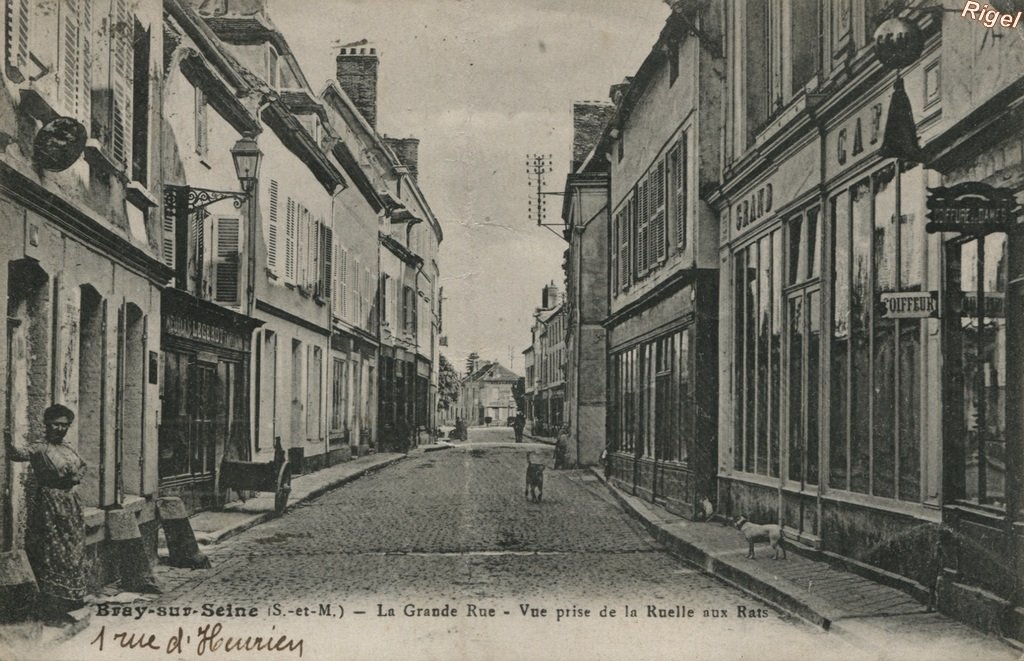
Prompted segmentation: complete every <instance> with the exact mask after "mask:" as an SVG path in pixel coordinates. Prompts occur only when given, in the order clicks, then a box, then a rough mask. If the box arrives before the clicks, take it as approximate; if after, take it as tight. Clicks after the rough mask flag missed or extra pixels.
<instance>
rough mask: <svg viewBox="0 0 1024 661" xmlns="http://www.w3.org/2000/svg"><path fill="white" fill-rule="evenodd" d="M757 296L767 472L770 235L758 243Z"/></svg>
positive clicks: (760, 463) (760, 461) (762, 457)
mask: <svg viewBox="0 0 1024 661" xmlns="http://www.w3.org/2000/svg"><path fill="white" fill-rule="evenodd" d="M758 248H759V252H760V260H759V262H758V263H759V265H760V266H759V269H758V277H757V283H758V297H757V302H758V304H757V309H758V312H757V461H756V469H757V472H758V473H760V474H762V475H765V474H767V473H768V337H769V334H770V332H771V328H770V326H769V324H770V321H771V314H770V312H771V307H770V306H771V264H772V260H771V236H765V237H764V238H762V239H761V241H760V242H759V244H758Z"/></svg>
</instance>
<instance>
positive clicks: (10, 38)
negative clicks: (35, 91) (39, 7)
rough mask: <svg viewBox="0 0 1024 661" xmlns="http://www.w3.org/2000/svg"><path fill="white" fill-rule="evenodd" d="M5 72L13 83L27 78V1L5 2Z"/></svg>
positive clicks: (13, 0)
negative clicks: (12, 79)
mask: <svg viewBox="0 0 1024 661" xmlns="http://www.w3.org/2000/svg"><path fill="white" fill-rule="evenodd" d="M6 5H7V7H6V10H7V11H6V12H5V14H6V17H7V21H6V22H7V25H6V27H7V54H6V55H7V70H8V75H9V76H12V78H20V79H21V80H17V79H15V82H19V83H20V82H22V81H23V80H24V79H25V78H28V71H27V69H28V64H29V34H31V33H30V31H29V17H30V15H31V13H30V11H29V0H7V2H6Z"/></svg>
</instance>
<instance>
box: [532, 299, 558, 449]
mask: <svg viewBox="0 0 1024 661" xmlns="http://www.w3.org/2000/svg"><path fill="white" fill-rule="evenodd" d="M533 317H534V324H533V327H532V328H531V329H530V336H531V341H530V346H531V348H532V351H530V349H528V350H527V351H530V354H528V355H526V359H527V361H528V362H527V365H528V366H529V361H530V360H531V359H532V368H533V373H532V376H533V378H532V380H531V379H527V382H526V392H527V397H529V398H530V404H529V405H528V409H529V411H528V412H529V413H530V414H532V415H530V416H528V417H529V419H530V422H531V426H530V428H531V430H532V431H533V433H534V434H536V435H539V436H554V435H555V434H557V433H558V428H559V427H560V426H561V425H562V423H563V422H564V421H565V417H564V415H565V359H566V351H565V329H566V315H565V307H564V305H563V304H562V298H561V292H560V291H559V289H558V287H557V286H556V285H555V283H554V282H551V283H550V284H548V285H545V287H544V289H543V290H541V305H540V307H539V308H537V310H536V311H535V312H534V315H533ZM526 353H527V352H524V354H526Z"/></svg>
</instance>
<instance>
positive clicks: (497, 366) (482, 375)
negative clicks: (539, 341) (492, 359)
mask: <svg viewBox="0 0 1024 661" xmlns="http://www.w3.org/2000/svg"><path fill="white" fill-rule="evenodd" d="M518 379H519V375H518V374H516V373H515V372H513V371H512V370H510V369H509V368H507V367H505V366H504V365H502V364H501V363H484V364H483V365H481V366H480V367H479V368H478V369H477V370H476V371H475V372H473V373H472V374H470V375H469V376H467V377H466V381H481V382H485V383H506V382H509V381H517V380H518Z"/></svg>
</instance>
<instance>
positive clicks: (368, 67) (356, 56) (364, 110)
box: [337, 46, 380, 129]
mask: <svg viewBox="0 0 1024 661" xmlns="http://www.w3.org/2000/svg"><path fill="white" fill-rule="evenodd" d="M337 64H338V83H339V84H340V85H341V89H343V90H345V94H347V95H348V98H350V99H352V103H354V104H355V106H356V110H358V111H359V114H361V115H362V116H363V119H365V120H366V122H367V123H368V124H369V125H370V126H371V127H372V128H374V129H376V128H377V68H378V66H379V65H380V60H379V59H378V57H377V49H376V48H369V47H366V46H351V47H345V48H342V49H341V51H340V52H339V53H338V58H337Z"/></svg>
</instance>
